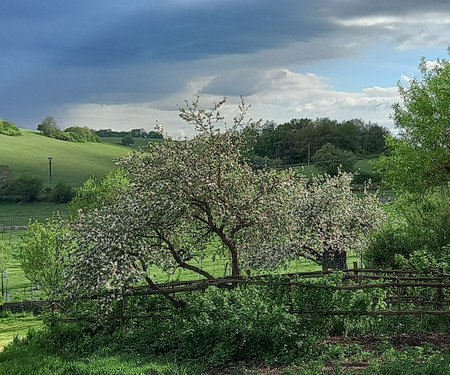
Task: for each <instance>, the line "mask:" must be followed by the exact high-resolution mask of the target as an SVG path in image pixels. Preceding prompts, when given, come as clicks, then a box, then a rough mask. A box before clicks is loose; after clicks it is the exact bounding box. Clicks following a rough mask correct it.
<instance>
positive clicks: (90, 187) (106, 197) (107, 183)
mask: <svg viewBox="0 0 450 375" xmlns="http://www.w3.org/2000/svg"><path fill="white" fill-rule="evenodd" d="M128 184H129V180H128V179H127V178H126V177H124V175H123V171H122V169H121V168H118V169H116V170H115V171H111V172H109V173H108V174H107V175H106V176H105V177H104V178H102V179H101V181H100V182H98V181H97V178H96V177H90V178H88V179H87V180H86V181H85V182H84V184H83V186H80V187H79V188H78V189H77V190H76V194H75V197H74V199H73V200H72V201H71V204H70V206H69V214H70V215H71V216H76V215H78V211H79V210H83V211H91V210H93V209H95V208H100V207H102V206H105V205H109V204H113V203H114V202H115V199H116V197H117V196H118V195H120V194H122V193H123V192H124V191H125V190H126V188H127V186H128Z"/></svg>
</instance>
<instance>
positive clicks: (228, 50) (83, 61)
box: [59, 0, 330, 65]
mask: <svg viewBox="0 0 450 375" xmlns="http://www.w3.org/2000/svg"><path fill="white" fill-rule="evenodd" d="M327 32H330V25H327V24H326V23H325V22H322V21H320V20H319V19H318V18H317V15H316V14H315V9H314V8H311V7H308V6H306V7H305V6H304V5H302V3H301V2H298V1H287V2H285V5H284V6H283V7H280V6H279V5H276V3H274V2H273V1H265V0H264V1H261V0H259V1H244V2H234V1H227V2H225V1H218V2H216V3H214V5H212V4H211V3H206V2H205V3H201V4H196V5H195V4H193V5H192V6H191V7H189V8H188V7H180V8H167V7H165V6H164V5H163V4H160V5H158V6H152V7H148V8H146V9H143V10H142V9H141V10H138V11H136V12H135V13H129V14H127V15H126V16H124V17H117V19H116V20H115V21H114V22H111V24H110V25H109V27H108V28H106V29H104V30H101V31H100V32H99V35H97V36H94V37H93V38H92V39H90V40H88V41H87V42H86V43H84V44H81V45H79V46H75V48H73V49H72V50H70V51H66V53H65V54H64V55H63V56H62V57H61V59H60V61H59V63H60V64H63V65H65V64H75V65H97V64H99V65H105V64H106V65H109V64H112V65H117V64H123V63H125V64H127V63H130V62H143V61H162V62H173V61H180V60H182V61H186V60H196V59H202V58H205V57H208V56H212V55H218V54H242V53H253V52H255V51H259V50H261V49H267V48H275V47H278V46H280V45H283V44H286V43H290V42H292V41H295V40H307V39H309V38H311V37H312V36H314V35H318V34H323V33H327Z"/></svg>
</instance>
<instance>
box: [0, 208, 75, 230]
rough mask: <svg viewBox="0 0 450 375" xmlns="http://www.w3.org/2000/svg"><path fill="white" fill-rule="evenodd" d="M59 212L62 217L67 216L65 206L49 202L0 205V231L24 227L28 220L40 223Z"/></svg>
mask: <svg viewBox="0 0 450 375" xmlns="http://www.w3.org/2000/svg"><path fill="white" fill-rule="evenodd" d="M56 211H59V212H60V213H61V214H62V215H63V216H64V215H66V214H67V211H68V205H67V204H57V203H50V202H29V203H13V202H1V203H0V230H2V229H10V228H11V227H12V226H24V225H27V224H28V221H29V220H30V219H36V220H39V221H41V222H43V221H45V219H46V218H50V217H52V214H53V212H56Z"/></svg>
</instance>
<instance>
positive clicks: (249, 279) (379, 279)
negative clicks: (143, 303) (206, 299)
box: [63, 264, 450, 331]
mask: <svg viewBox="0 0 450 375" xmlns="http://www.w3.org/2000/svg"><path fill="white" fill-rule="evenodd" d="M340 272H343V279H342V285H325V284H321V283H318V282H317V283H311V282H308V280H309V279H316V280H320V279H321V278H325V277H327V276H330V275H331V274H333V272H332V271H330V272H321V271H317V272H301V273H287V274H283V275H277V276H274V275H258V276H249V275H247V276H246V277H238V278H233V277H224V278H216V279H210V280H209V279H204V280H188V281H174V282H167V283H159V284H157V288H158V289H154V288H150V287H149V286H137V287H133V288H130V289H128V290H127V291H126V292H125V294H124V298H123V300H122V303H121V309H120V310H121V311H120V315H119V316H115V317H111V319H117V320H120V322H121V327H122V330H123V331H124V330H125V321H126V320H129V319H171V318H172V316H171V315H170V312H169V313H165V314H161V312H158V311H152V312H150V313H156V314H145V315H137V314H129V315H128V314H127V311H126V303H125V300H126V299H128V298H133V297H138V296H150V295H170V296H172V297H175V296H177V295H179V294H184V293H192V292H195V291H204V290H206V289H207V288H210V287H211V286H216V287H219V288H230V289H231V288H233V287H235V286H236V285H239V284H241V285H246V284H247V285H248V284H251V285H261V286H273V287H286V288H287V290H288V293H287V296H288V297H287V298H288V301H286V302H287V305H288V306H289V312H290V313H292V314H306V315H330V316H333V315H336V316H346V315H347V316H348V315H355V316H359V315H414V316H416V317H421V316H422V315H450V295H449V292H450V277H449V275H446V274H443V273H441V272H440V271H439V270H437V269H435V270H429V271H428V272H427V273H424V274H422V275H421V274H418V273H417V272H416V271H412V270H380V269H362V268H358V267H357V265H356V264H354V268H353V269H349V270H344V271H340ZM275 278H276V280H274V279H275ZM296 288H310V289H324V290H326V289H328V290H334V291H350V292H354V291H358V290H369V289H374V288H381V289H385V290H386V289H387V292H388V295H389V296H388V297H387V299H386V301H387V302H388V305H389V308H387V309H384V310H369V311H367V310H305V309H303V310H302V309H298V308H297V309H296V308H294V305H293V303H292V300H293V295H295V290H296ZM414 288H419V289H414ZM411 291H414V292H415V294H411ZM430 292H431V293H430ZM424 306H425V308H424ZM430 306H432V307H433V308H430ZM405 307H406V308H405ZM63 321H74V319H70V318H68V319H63Z"/></svg>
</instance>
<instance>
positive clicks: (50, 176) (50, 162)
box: [48, 156, 53, 189]
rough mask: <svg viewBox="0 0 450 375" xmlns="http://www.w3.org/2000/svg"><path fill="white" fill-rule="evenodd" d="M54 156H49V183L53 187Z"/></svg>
mask: <svg viewBox="0 0 450 375" xmlns="http://www.w3.org/2000/svg"><path fill="white" fill-rule="evenodd" d="M52 159H53V158H52V157H51V156H49V157H48V185H49V187H50V189H51V188H52Z"/></svg>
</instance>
